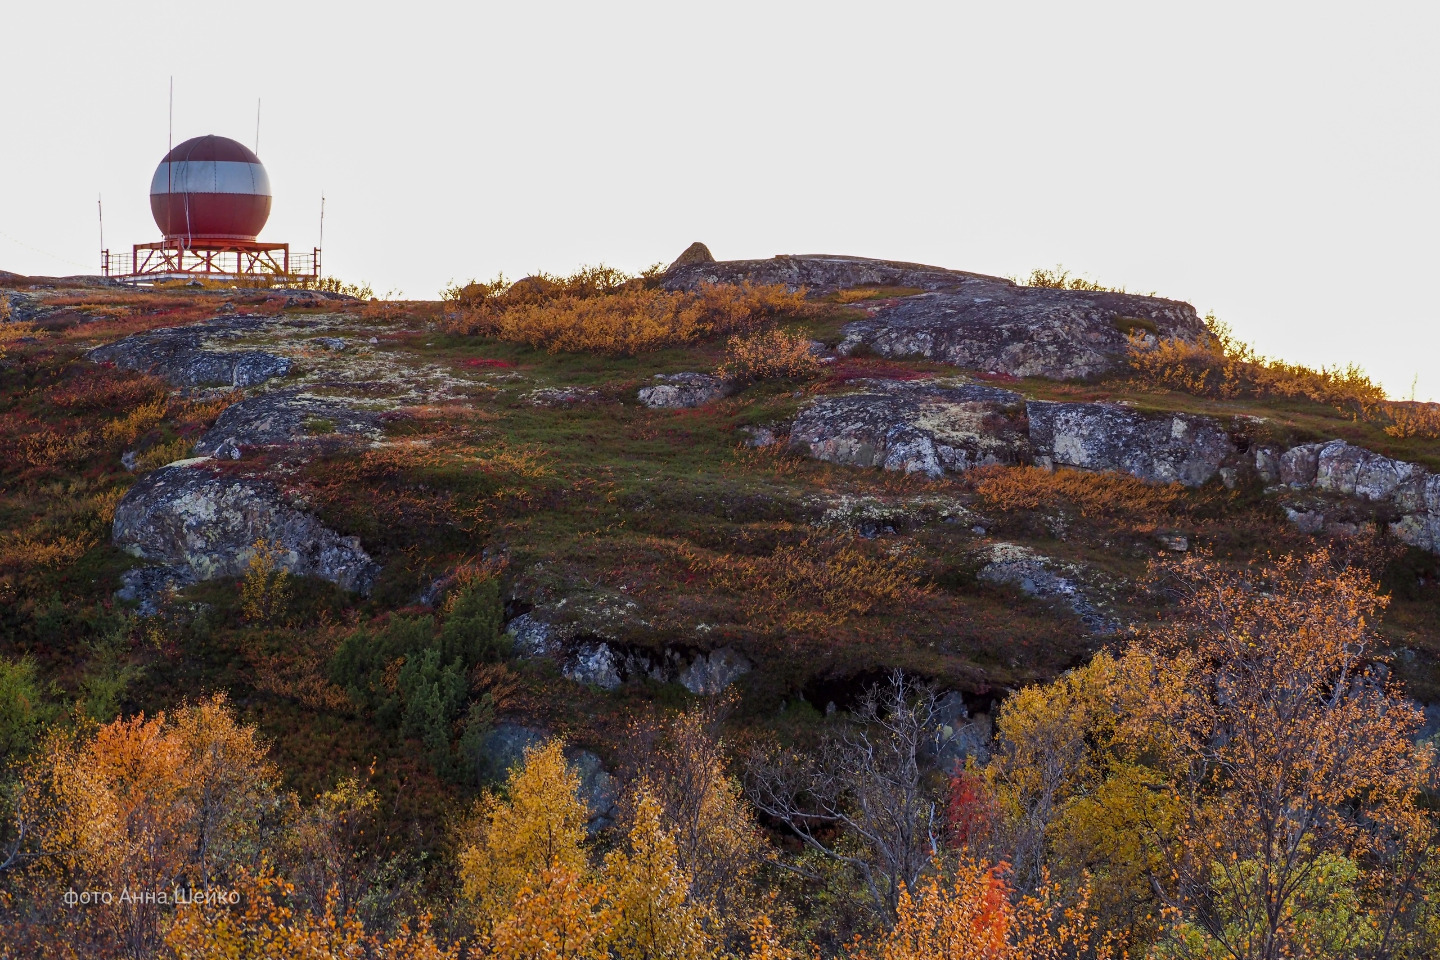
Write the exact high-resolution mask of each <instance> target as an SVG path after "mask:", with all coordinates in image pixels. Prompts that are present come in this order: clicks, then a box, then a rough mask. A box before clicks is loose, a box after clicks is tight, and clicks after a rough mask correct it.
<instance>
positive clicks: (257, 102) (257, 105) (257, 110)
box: [255, 97, 260, 157]
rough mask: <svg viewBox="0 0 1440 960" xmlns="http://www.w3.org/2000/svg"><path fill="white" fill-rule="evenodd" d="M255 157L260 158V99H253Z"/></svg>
mask: <svg viewBox="0 0 1440 960" xmlns="http://www.w3.org/2000/svg"><path fill="white" fill-rule="evenodd" d="M255 156H257V157H258V156H260V98H259V97H256V98H255Z"/></svg>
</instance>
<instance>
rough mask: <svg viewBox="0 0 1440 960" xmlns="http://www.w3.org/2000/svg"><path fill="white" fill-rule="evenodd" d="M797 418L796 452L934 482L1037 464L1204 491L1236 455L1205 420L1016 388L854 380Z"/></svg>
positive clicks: (793, 433) (792, 436) (1217, 426)
mask: <svg viewBox="0 0 1440 960" xmlns="http://www.w3.org/2000/svg"><path fill="white" fill-rule="evenodd" d="M858 383H859V389H858V390H857V391H856V392H855V393H849V394H842V395H839V396H830V397H822V398H820V399H818V400H815V401H813V402H812V403H811V404H810V405H809V406H807V407H806V408H805V409H803V410H802V411H801V412H800V414H799V416H798V417H796V419H795V423H794V425H793V426H792V427H791V429H790V446H791V447H792V448H795V449H799V450H802V451H804V452H805V453H808V454H809V455H810V456H812V457H815V458H817V459H820V460H829V461H831V462H833V463H847V464H852V465H855V466H863V467H884V468H885V469H886V470H898V471H901V472H904V473H924V474H925V475H926V476H930V477H938V476H940V475H941V474H944V473H960V472H963V471H965V470H968V469H970V468H972V467H977V466H986V465H991V464H1000V465H1006V466H1015V465H1022V464H1034V465H1036V466H1043V467H1072V468H1075V469H1079V470H1112V471H1119V472H1123V473H1129V474H1131V475H1132V476H1136V477H1139V478H1140V479H1142V480H1149V481H1152V482H1155V483H1182V484H1184V485H1186V486H1192V487H1193V486H1199V485H1201V484H1203V483H1206V482H1207V481H1209V480H1210V479H1211V478H1213V477H1214V476H1216V474H1217V473H1219V472H1220V471H1221V470H1222V469H1224V465H1225V464H1226V463H1230V462H1234V461H1235V460H1236V458H1237V456H1238V453H1239V451H1238V448H1237V447H1236V445H1235V443H1234V441H1232V440H1231V438H1230V436H1229V433H1228V432H1227V431H1226V430H1225V429H1223V428H1222V427H1221V426H1220V424H1219V423H1217V422H1216V421H1215V420H1212V419H1210V418H1208V417H1200V416H1192V415H1190V414H1165V415H1159V416H1157V415H1150V414H1143V413H1140V412H1138V411H1134V410H1130V409H1128V408H1126V407H1122V406H1117V405H1114V404H1105V403H1051V402H1046V401H1041V400H1029V401H1027V400H1026V399H1025V398H1024V397H1022V396H1021V395H1020V394H1018V393H1016V392H1015V391H1013V390H1004V389H1000V388H998V387H991V386H986V385H982V384H961V385H948V384H946V383H945V382H943V381H935V380H921V381H906V380H868V381H858Z"/></svg>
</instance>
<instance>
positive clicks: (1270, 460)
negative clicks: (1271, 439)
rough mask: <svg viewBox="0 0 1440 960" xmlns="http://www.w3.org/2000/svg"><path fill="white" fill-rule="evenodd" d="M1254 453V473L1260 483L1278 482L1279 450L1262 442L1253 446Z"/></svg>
mask: <svg viewBox="0 0 1440 960" xmlns="http://www.w3.org/2000/svg"><path fill="white" fill-rule="evenodd" d="M1254 453H1255V475H1256V476H1257V477H1259V478H1260V481H1261V482H1262V483H1267V484H1273V483H1279V482H1280V456H1281V451H1280V450H1279V449H1277V448H1276V447H1272V446H1270V445H1268V444H1262V445H1261V446H1258V447H1256V448H1255V450H1254Z"/></svg>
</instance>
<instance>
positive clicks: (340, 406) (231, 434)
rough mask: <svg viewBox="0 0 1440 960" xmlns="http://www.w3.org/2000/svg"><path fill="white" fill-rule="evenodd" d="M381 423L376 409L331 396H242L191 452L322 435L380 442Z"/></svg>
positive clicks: (207, 452)
mask: <svg viewBox="0 0 1440 960" xmlns="http://www.w3.org/2000/svg"><path fill="white" fill-rule="evenodd" d="M381 427H382V421H381V414H380V413H379V412H378V411H374V410H362V409H358V408H357V407H355V406H354V405H353V404H352V403H349V402H347V401H344V400H340V399H337V398H334V397H322V396H314V395H312V394H306V393H300V392H299V391H296V390H280V391H276V392H274V393H262V394H260V395H259V396H254V397H247V398H245V399H244V400H241V401H240V402H239V403H236V404H231V405H230V406H229V407H226V408H225V410H224V412H222V413H221V414H220V416H219V418H218V419H216V421H215V424H214V426H212V427H211V428H210V429H209V430H207V431H205V434H204V435H203V436H202V437H201V438H200V441H199V442H198V443H196V444H195V453H196V455H197V456H212V455H214V456H217V457H218V456H219V452H220V450H221V448H222V446H224V445H225V444H226V443H227V441H228V442H229V443H230V444H231V445H232V446H234V447H238V448H240V449H243V448H245V447H264V446H275V445H279V444H289V443H296V442H298V441H302V440H307V439H316V438H326V437H359V438H364V439H369V440H379V439H380V438H381V437H382V436H383V432H382V429H381ZM235 452H236V453H239V452H240V451H239V449H237V450H236V451H235ZM231 459H237V460H238V459H239V457H238V456H235V457H232V458H231Z"/></svg>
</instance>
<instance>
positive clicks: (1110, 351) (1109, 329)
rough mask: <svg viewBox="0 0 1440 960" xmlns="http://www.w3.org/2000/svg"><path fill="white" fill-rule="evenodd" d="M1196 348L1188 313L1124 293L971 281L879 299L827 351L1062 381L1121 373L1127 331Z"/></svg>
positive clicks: (1201, 328)
mask: <svg viewBox="0 0 1440 960" xmlns="http://www.w3.org/2000/svg"><path fill="white" fill-rule="evenodd" d="M1132 330H1140V331H1144V332H1146V333H1147V334H1148V335H1149V336H1150V337H1151V338H1152V340H1153V339H1154V338H1156V337H1159V338H1173V339H1179V340H1186V341H1191V342H1201V341H1203V340H1204V338H1206V337H1207V336H1208V333H1207V332H1206V329H1205V325H1204V322H1203V321H1201V320H1200V318H1199V317H1198V316H1197V315H1196V313H1195V308H1194V307H1192V306H1190V305H1189V304H1188V303H1181V302H1179V301H1177V300H1162V299H1160V298H1157V297H1141V296H1135V295H1133V294H1125V293H1103V292H1092V291H1083V290H1055V289H1049V288H1045V287H1020V286H1015V285H1014V284H1010V283H996V282H991V283H987V284H971V285H969V286H967V287H965V288H964V289H961V290H941V291H935V292H932V293H925V294H921V295H918V296H913V297H904V298H901V299H899V300H893V301H884V302H881V303H878V304H876V305H875V306H874V307H872V308H871V309H870V316H869V317H867V318H866V319H864V320H857V321H855V322H853V323H850V324H847V325H846V326H845V327H844V328H843V330H842V333H843V334H844V337H845V339H844V340H842V341H841V343H840V346H839V347H838V348H837V351H838V352H839V353H842V354H848V353H853V352H854V351H855V350H856V349H858V348H860V347H861V346H863V347H865V348H867V349H869V350H871V351H873V352H875V353H878V354H880V355H882V356H886V357H923V358H924V359H927V360H934V361H938V362H941V363H949V364H954V365H955V366H957V367H964V368H966V369H970V370H983V371H990V372H994V373H1004V374H1009V375H1011V376H1016V377H1050V378H1053V379H1057V380H1067V379H1073V378H1079V377H1091V376H1095V375H1097V374H1101V373H1106V372H1108V371H1111V370H1114V369H1117V368H1120V367H1123V366H1124V364H1125V362H1126V359H1127V357H1128V356H1129V354H1130V351H1131V349H1132V344H1131V340H1130V331H1132Z"/></svg>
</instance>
